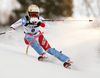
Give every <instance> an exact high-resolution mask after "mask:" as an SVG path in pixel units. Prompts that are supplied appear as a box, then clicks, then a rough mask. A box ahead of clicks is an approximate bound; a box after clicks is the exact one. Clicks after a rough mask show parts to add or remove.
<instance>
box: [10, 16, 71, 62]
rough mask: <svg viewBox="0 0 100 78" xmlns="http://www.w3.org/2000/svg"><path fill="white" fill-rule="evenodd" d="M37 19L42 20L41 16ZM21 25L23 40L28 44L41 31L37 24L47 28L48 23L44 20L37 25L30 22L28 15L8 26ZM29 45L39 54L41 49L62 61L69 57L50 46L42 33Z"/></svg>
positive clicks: (14, 27)
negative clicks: (23, 34)
mask: <svg viewBox="0 0 100 78" xmlns="http://www.w3.org/2000/svg"><path fill="white" fill-rule="evenodd" d="M38 19H39V20H41V21H42V20H43V19H44V18H43V17H38ZM21 25H23V28H24V33H25V37H24V41H25V43H26V44H29V42H30V41H31V40H32V39H33V38H34V37H35V36H36V35H38V34H39V33H40V32H41V31H40V30H39V26H41V27H43V28H48V24H47V23H46V22H44V21H42V22H41V23H40V25H39V26H38V25H37V24H33V23H30V18H29V16H25V17H23V18H21V19H19V20H18V21H17V22H15V23H14V24H12V25H11V27H10V28H13V29H16V28H17V27H19V26H21ZM31 46H32V47H33V48H34V49H35V51H36V52H37V53H38V54H39V55H41V54H42V53H43V49H44V50H45V51H46V52H48V53H49V54H51V55H54V56H55V57H56V58H58V59H59V60H60V61H62V62H66V61H67V60H68V59H70V58H69V57H68V56H66V55H64V54H62V53H61V52H59V51H57V50H56V49H54V48H51V46H50V45H49V43H48V41H47V40H46V39H45V38H44V36H43V35H41V36H39V37H38V38H37V39H36V40H34V41H33V42H32V43H31Z"/></svg>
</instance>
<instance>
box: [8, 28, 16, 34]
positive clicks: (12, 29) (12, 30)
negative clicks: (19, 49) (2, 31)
mask: <svg viewBox="0 0 100 78" xmlns="http://www.w3.org/2000/svg"><path fill="white" fill-rule="evenodd" d="M6 33H15V29H14V28H12V27H10V29H9V30H8V31H7V32H6Z"/></svg>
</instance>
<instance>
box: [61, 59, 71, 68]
mask: <svg viewBox="0 0 100 78" xmlns="http://www.w3.org/2000/svg"><path fill="white" fill-rule="evenodd" d="M71 63H73V62H72V61H70V59H69V60H68V61H67V62H64V64H63V66H64V67H65V68H70V67H71Z"/></svg>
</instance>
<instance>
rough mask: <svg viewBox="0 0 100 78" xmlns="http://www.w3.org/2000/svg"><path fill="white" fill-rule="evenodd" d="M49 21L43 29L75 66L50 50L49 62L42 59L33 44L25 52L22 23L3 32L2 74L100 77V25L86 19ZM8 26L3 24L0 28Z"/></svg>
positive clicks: (5, 76)
mask: <svg viewBox="0 0 100 78" xmlns="http://www.w3.org/2000/svg"><path fill="white" fill-rule="evenodd" d="M72 19H74V18H70V19H68V20H72ZM74 20H75V19H74ZM49 25H50V28H49V29H48V30H47V29H46V30H44V29H43V28H40V29H41V30H42V31H44V32H45V33H44V36H45V38H46V39H47V40H48V42H49V43H50V44H51V46H52V47H54V48H56V49H57V50H59V51H62V52H63V53H64V54H66V55H68V56H70V57H71V60H72V61H73V62H74V63H73V64H72V69H65V68H64V67H63V63H62V62H60V61H59V60H58V59H56V58H55V57H53V56H51V55H49V54H48V57H49V58H48V61H47V62H39V61H38V60H37V58H38V56H39V55H38V54H37V53H36V52H35V51H34V50H33V49H32V48H31V47H29V54H28V55H26V54H25V51H26V47H27V45H25V43H24V41H23V38H24V33H23V31H22V30H23V28H22V27H19V28H17V29H16V32H15V33H12V34H5V35H0V78H94V77H95V78H100V74H99V73H100V67H99V66H100V55H99V53H98V50H99V48H100V47H99V45H100V44H99V43H100V37H99V35H100V29H99V28H93V26H92V25H94V23H91V22H87V21H76V22H74V21H68V22H54V23H53V22H52V23H49ZM7 30H8V28H7V27H6V28H2V29H0V32H3V31H7Z"/></svg>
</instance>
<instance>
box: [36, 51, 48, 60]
mask: <svg viewBox="0 0 100 78" xmlns="http://www.w3.org/2000/svg"><path fill="white" fill-rule="evenodd" d="M45 58H47V54H46V53H44V52H43V53H42V54H41V56H39V57H38V60H39V61H43V60H44V59H45Z"/></svg>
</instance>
